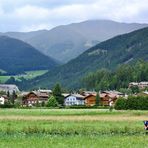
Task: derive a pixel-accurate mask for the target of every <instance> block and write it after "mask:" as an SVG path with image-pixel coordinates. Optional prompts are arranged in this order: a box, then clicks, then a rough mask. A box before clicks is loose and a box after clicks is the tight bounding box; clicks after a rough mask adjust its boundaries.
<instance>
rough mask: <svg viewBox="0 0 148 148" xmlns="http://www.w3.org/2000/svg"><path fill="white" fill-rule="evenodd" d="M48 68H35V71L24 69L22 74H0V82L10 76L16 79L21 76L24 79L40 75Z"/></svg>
mask: <svg viewBox="0 0 148 148" xmlns="http://www.w3.org/2000/svg"><path fill="white" fill-rule="evenodd" d="M47 71H48V70H35V71H26V72H25V73H24V74H19V75H8V76H5V75H4V76H0V82H1V83H5V82H6V81H7V80H8V79H10V77H14V78H15V79H16V80H18V81H21V78H24V79H26V80H29V79H33V78H35V77H37V76H41V75H43V74H45V73H46V72H47Z"/></svg>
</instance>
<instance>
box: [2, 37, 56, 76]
mask: <svg viewBox="0 0 148 148" xmlns="http://www.w3.org/2000/svg"><path fill="white" fill-rule="evenodd" d="M57 65H58V64H57V63H56V62H55V61H54V60H53V59H52V58H50V57H48V56H45V55H44V54H42V53H40V52H39V51H38V50H36V49H35V48H34V47H32V46H31V45H29V44H27V43H25V42H23V41H20V40H18V39H13V38H10V37H6V36H0V70H3V71H5V72H6V73H9V74H20V73H23V72H25V71H31V70H46V69H51V68H53V67H55V66H57Z"/></svg>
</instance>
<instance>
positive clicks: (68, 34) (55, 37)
mask: <svg viewBox="0 0 148 148" xmlns="http://www.w3.org/2000/svg"><path fill="white" fill-rule="evenodd" d="M146 26H148V24H138V23H132V24H127V23H119V22H114V21H109V20H90V21H85V22H81V23H73V24H70V25H63V26H58V27H55V28H53V29H51V30H40V31H34V32H27V33H21V32H7V33H1V35H6V36H9V37H13V38H16V39H20V40H23V41H25V42H27V43H29V44H30V45H32V46H33V47H35V48H36V49H38V50H39V51H40V52H42V53H44V54H45V55H48V56H50V57H52V58H54V59H56V60H58V61H61V62H62V63H66V62H68V61H70V60H71V59H73V58H75V57H77V56H78V55H80V54H81V53H83V52H84V51H86V50H87V49H88V48H90V47H92V46H94V45H96V44H97V43H99V42H102V41H105V40H107V39H110V38H112V37H114V36H116V35H119V34H124V33H129V32H131V31H134V30H137V29H141V28H144V27H146Z"/></svg>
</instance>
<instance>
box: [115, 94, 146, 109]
mask: <svg viewBox="0 0 148 148" xmlns="http://www.w3.org/2000/svg"><path fill="white" fill-rule="evenodd" d="M115 109H117V110H126V109H129V110H148V96H129V97H128V99H127V100H126V99H123V98H119V99H118V100H117V101H116V103H115Z"/></svg>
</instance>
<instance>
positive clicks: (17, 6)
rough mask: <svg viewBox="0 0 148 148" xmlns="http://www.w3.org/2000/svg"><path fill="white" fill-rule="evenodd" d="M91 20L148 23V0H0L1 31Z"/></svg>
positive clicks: (28, 29)
mask: <svg viewBox="0 0 148 148" xmlns="http://www.w3.org/2000/svg"><path fill="white" fill-rule="evenodd" d="M91 19H110V20H114V21H119V22H139V23H148V0H0V31H1V32H6V31H32V30H39V29H51V28H52V27H55V26H58V25H63V24H69V23H73V22H80V21H85V20H91Z"/></svg>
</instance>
